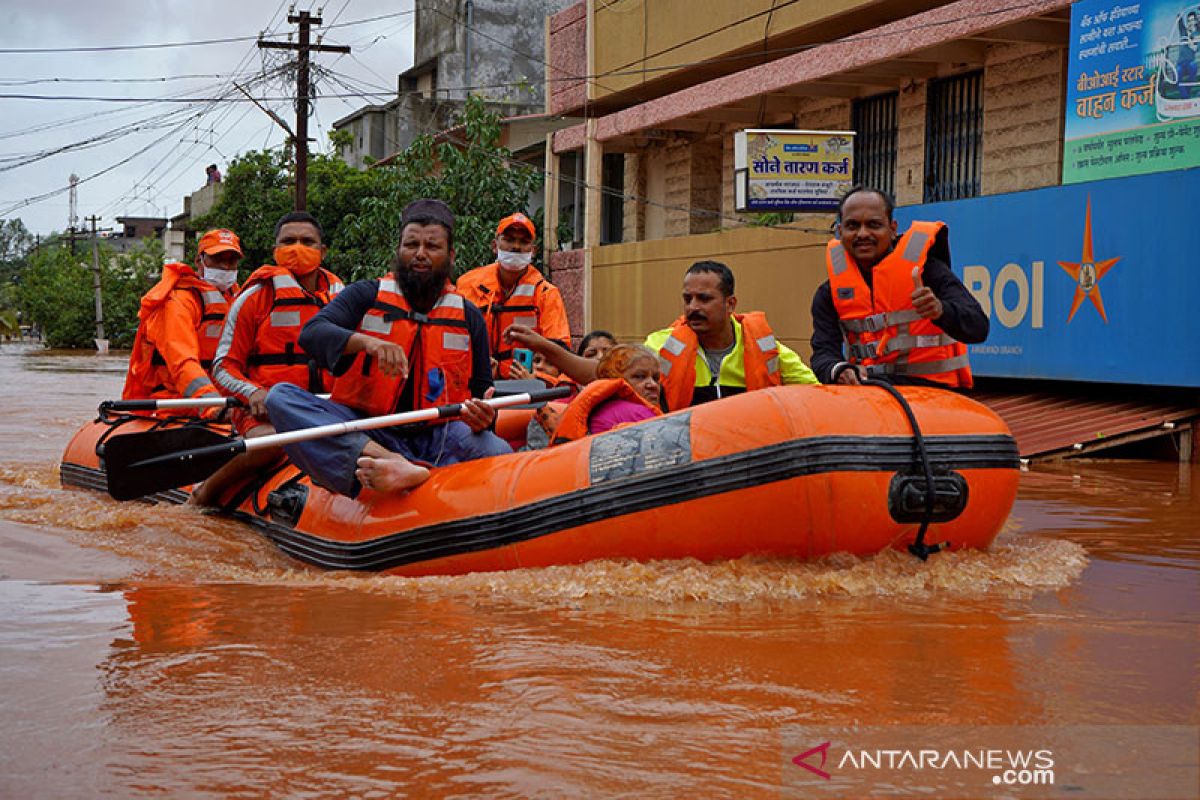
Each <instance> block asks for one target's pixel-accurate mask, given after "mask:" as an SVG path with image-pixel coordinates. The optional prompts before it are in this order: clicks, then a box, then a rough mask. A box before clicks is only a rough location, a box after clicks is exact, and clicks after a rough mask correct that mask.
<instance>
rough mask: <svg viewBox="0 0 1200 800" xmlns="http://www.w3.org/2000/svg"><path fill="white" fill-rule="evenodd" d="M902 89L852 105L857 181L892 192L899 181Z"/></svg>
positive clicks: (851, 116) (855, 177)
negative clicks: (898, 105)
mask: <svg viewBox="0 0 1200 800" xmlns="http://www.w3.org/2000/svg"><path fill="white" fill-rule="evenodd" d="M898 96H899V92H889V93H888V94H880V95H875V96H874V97H866V98H863V99H862V100H855V101H854V106H853V108H852V109H851V115H850V120H851V126H852V127H853V128H854V182H855V183H861V184H863V185H865V186H871V187H873V188H876V189H882V190H883V191H885V192H887V193H888V194H892V193H893V191H894V190H893V186H894V185H895V182H896V130H897V127H898V125H897V121H896V98H897V97H898Z"/></svg>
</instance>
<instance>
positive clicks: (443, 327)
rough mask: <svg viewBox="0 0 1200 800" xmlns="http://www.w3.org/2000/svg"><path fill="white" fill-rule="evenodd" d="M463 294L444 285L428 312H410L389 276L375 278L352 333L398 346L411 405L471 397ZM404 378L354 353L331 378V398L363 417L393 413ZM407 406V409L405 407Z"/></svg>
mask: <svg viewBox="0 0 1200 800" xmlns="http://www.w3.org/2000/svg"><path fill="white" fill-rule="evenodd" d="M463 302H464V301H463V297H462V295H460V294H458V292H456V291H454V288H453V287H452V286H451V285H450V284H446V288H445V289H444V290H443V292H442V296H441V297H440V298H439V299H438V301H437V303H435V304H434V306H433V308H432V309H430V310H429V313H428V314H422V313H420V312H418V311H414V310H413V309H412V307H411V306H410V305H409V304H408V301H407V300H406V299H405V298H404V295H403V294H401V292H400V291H399V289H398V288H397V286H396V280H395V278H393V277H390V276H389V277H386V278H381V279H380V280H379V290H378V294H377V295H376V297H375V303H374V305H372V306H371V308H370V309H368V310H367V313H366V314H364V315H363V318H362V322H360V323H359V325H358V332H359V333H365V334H366V335H368V336H374V337H375V338H376V339H383V340H384V341H386V342H393V343H394V344H398V345H400V346H401V347H402V348H404V353H405V355H406V356H407V357H408V373H409V377H408V379H409V380H413V381H417V384H416V386H415V387H413V408H412V410H414V411H416V410H419V409H422V408H431V407H433V406H438V405H441V404H443V403H461V402H462V401H464V400H466V399H468V398H469V397H470V396H471V388H470V380H471V366H472V358H471V335H470V332H469V330H468V328H467V316H466V313H465V312H464V310H463ZM403 389H404V381H403V380H401V379H400V377H399V376H392V375H384V374H383V373H380V372H377V371H376V370H375V369H374V363H373V359H372V357H371V356H369V355H367V354H366V353H365V352H360V353H358V354H356V355H355V357H354V362H353V363H352V364H351V365H350V368H349V369H347V370H346V371H345V372H344V373H342V374H341V375H340V376H338V377H337V378H336V379H334V382H333V401H334V402H336V403H341V404H342V405H345V406H349V407H350V408H353V409H355V410H357V411H360V412H364V413H366V414H367V415H369V416H373V417H374V416H380V415H383V414H391V413H393V412H395V411H397V410H398V409H397V405H398V404H399V401H400V396H401V392H402V390H403ZM405 410H408V409H405Z"/></svg>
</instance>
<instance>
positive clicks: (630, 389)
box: [552, 344, 662, 444]
mask: <svg viewBox="0 0 1200 800" xmlns="http://www.w3.org/2000/svg"><path fill="white" fill-rule="evenodd" d="M660 379H661V374H660V372H659V366H658V357H657V356H656V355H655V354H654V352H653V351H652V350H650V349H648V348H646V347H644V346H642V345H634V344H619V345H616V346H615V347H613V348H612V350H610V351H609V352H608V353H607V354H606V355H605V356H604V358H602V359H600V363H599V365H597V367H596V380H594V381H592V382H591V383H589V384H588V385H587V386H586V387H584V389H583V391H582V392H580V393H579V396H578V397H576V398H575V399H574V400H572V401H571V404H570V405H568V406H567V408H566V410H565V411H563V413H562V418H561V419H560V420H559V421H558V425H557V426H556V427H555V429H554V434H553V437H552V442H553V443H555V444H559V443H562V442H569V441H572V440H574V439H580V438H583V437H584V436H587V435H589V434H595V433H604V432H605V431H608V430H612V429H613V428H615V427H618V426H620V425H627V424H632V423H635V422H641V421H643V420H647V419H651V418H653V417H657V416H660V415H661V414H662V411H661V406H660V399H661V394H662V386H661V384H660V383H659V381H660Z"/></svg>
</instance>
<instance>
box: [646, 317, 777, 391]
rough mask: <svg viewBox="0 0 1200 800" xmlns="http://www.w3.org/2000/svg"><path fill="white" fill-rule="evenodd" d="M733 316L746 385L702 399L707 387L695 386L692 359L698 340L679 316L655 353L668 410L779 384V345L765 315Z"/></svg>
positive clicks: (715, 380) (697, 350)
mask: <svg viewBox="0 0 1200 800" xmlns="http://www.w3.org/2000/svg"><path fill="white" fill-rule="evenodd" d="M733 317H734V319H736V320H737V321H738V323H739V324H740V325H741V326H742V352H743V353H744V354H745V355H744V357H745V364H744V367H745V371H746V385H745V386H744V387H743V386H720V390H719V392H718V393H717V394H716V395H715V396H713V397H705V396H704V395H705V392H702V390H707V389H708V387H706V386H696V358H697V357H699V353H700V340H699V339H697V338H696V332H695V331H693V330H692V329H691V328H690V327H688V324H687V318H686V317H683V316H681V317H680V318H679V319H677V320H675V324H674V325H672V326H671V335H670V336H668V337H667V340H666V341H665V342H663V344H662V347H660V348H659V350H658V360H659V363H660V365H661V367H662V384H663V396H664V397H665V398H666V401H667V408H668V409H670V410H671V411H678V410H679V409H681V408H686V407H687V406H690V405H696V404H698V403H703V402H708V401H709V400H715V399H716V397H718V396H721V397H723V396H726V395H730V394H740V393H742V392H749V391H754V390H755V389H765V388H767V387H768V386H779V385H781V384H782V383H783V378H782V376H781V375H780V374H779V344H778V343H777V342H776V341H775V334H774V333H772V332H771V326H770V325H769V324H768V323H767V316H766V314H764V313H762V312H761V311H751V312H749V313H746V314H734V315H733ZM720 379H721V376H720V375H714V376H713V385H719V384H718V382H719V381H720Z"/></svg>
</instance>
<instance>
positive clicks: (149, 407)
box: [100, 397, 242, 415]
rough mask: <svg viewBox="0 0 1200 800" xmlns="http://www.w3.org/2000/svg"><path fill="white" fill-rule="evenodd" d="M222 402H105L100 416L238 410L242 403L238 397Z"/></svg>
mask: <svg viewBox="0 0 1200 800" xmlns="http://www.w3.org/2000/svg"><path fill="white" fill-rule="evenodd" d="M220 400H221V401H222V402H220V403H218V402H215V400H214V399H208V398H201V397H196V398H187V397H180V398H171V399H169V400H167V399H160V400H105V401H104V402H102V403H101V404H100V414H101V415H104V414H106V413H108V412H113V411H158V410H159V409H163V408H237V407H238V406H240V405H242V401H241V400H239V399H237V398H236V397H222V398H220Z"/></svg>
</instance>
